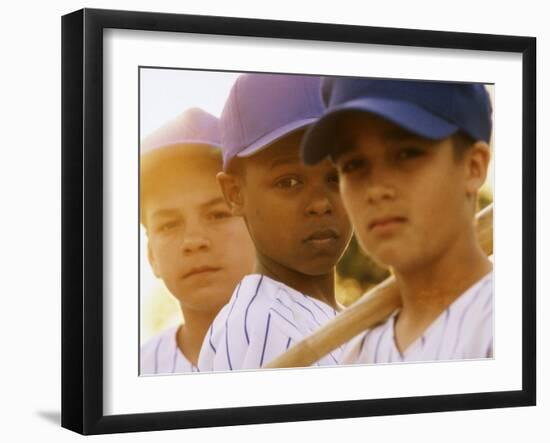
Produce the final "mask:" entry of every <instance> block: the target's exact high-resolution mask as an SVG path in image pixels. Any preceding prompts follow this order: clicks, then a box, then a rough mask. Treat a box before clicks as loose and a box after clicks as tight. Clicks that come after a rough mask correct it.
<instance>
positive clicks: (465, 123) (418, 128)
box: [302, 77, 492, 164]
mask: <svg viewBox="0 0 550 443" xmlns="http://www.w3.org/2000/svg"><path fill="white" fill-rule="evenodd" d="M321 89H322V94H323V98H324V100H325V102H326V105H327V109H326V111H325V114H324V115H323V117H322V118H320V119H319V120H318V121H317V123H315V124H314V125H312V126H311V128H309V130H308V132H307V133H306V135H305V137H304V139H303V141H302V158H303V160H304V162H305V163H307V164H315V163H318V162H320V161H321V160H322V159H324V158H325V157H327V156H331V155H332V154H334V153H335V152H337V151H338V149H339V147H338V146H336V144H335V143H334V134H335V132H336V130H337V126H338V121H339V120H340V118H342V116H343V115H345V113H346V112H349V111H360V112H369V113H371V114H374V115H377V116H379V117H382V118H384V119H386V120H388V121H390V122H392V123H394V124H396V125H398V126H400V127H402V128H403V129H406V130H408V131H410V132H412V133H414V134H416V135H419V136H421V137H425V138H428V139H431V140H441V139H444V138H446V137H448V136H450V135H452V134H454V133H455V132H457V131H459V130H462V131H464V132H465V133H466V134H468V135H469V136H470V137H472V138H473V139H474V140H483V141H485V142H487V143H489V140H490V137H491V128H492V121H491V114H492V109H491V102H490V99H489V95H488V93H487V90H486V89H485V87H484V86H483V85H480V84H472V83H455V82H434V81H405V80H380V79H379V80H376V79H364V78H343V77H331V78H325V79H323V82H322V84H321Z"/></svg>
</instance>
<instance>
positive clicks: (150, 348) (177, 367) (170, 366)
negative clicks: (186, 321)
mask: <svg viewBox="0 0 550 443" xmlns="http://www.w3.org/2000/svg"><path fill="white" fill-rule="evenodd" d="M178 328H179V326H174V327H171V328H169V329H167V330H166V331H164V332H162V333H161V334H159V335H157V336H156V337H154V338H152V339H151V340H149V341H148V342H147V343H146V344H145V345H143V346H142V348H141V352H140V367H141V370H140V375H155V374H182V373H186V372H199V370H198V368H197V367H196V366H195V365H194V364H193V363H191V362H190V361H189V360H187V358H186V357H185V355H183V354H182V352H181V351H180V349H179V348H178V344H177V342H176V335H177V332H178Z"/></svg>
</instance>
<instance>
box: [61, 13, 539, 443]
mask: <svg viewBox="0 0 550 443" xmlns="http://www.w3.org/2000/svg"><path fill="white" fill-rule="evenodd" d="M112 28H115V29H131V30H147V31H171V32H178V33H198V34H213V35H226V36H244V37H266V38H279V39H300V40H311V41H324V42H352V43H369V44H377V45H397V46H410V47H424V48H454V49H469V50H479V51H500V52H508V53H518V54H521V56H522V69H523V79H522V82H523V83H522V88H523V97H522V101H523V109H522V115H523V120H522V134H523V135H522V137H523V140H522V142H523V143H522V157H523V165H522V171H523V179H522V180H523V189H522V194H523V203H522V205H523V207H522V211H523V213H522V221H523V232H522V241H523V243H522V254H523V256H522V290H523V292H522V388H521V389H520V390H517V391H505V392H480V393H472V394H457V395H436V396H421V397H404V398H392V399H374V400H357V401H336V402H323V403H307V404H290V405H288V404H282V405H266V406H261V407H237V408H228V409H226V408H224V409H208V410H192V411H177V412H159V413H142V414H130V415H105V414H104V412H103V406H102V405H103V335H102V331H103V318H102V315H103V298H102V294H103V292H102V291H103V226H102V225H103V207H102V205H103V201H102V195H103V154H104V153H103V147H102V137H103V112H102V109H103V78H102V76H103V46H102V45H103V40H102V35H103V31H104V30H105V29H112ZM535 260H536V39H535V38H533V37H517V36H503V35H485V34H470V33H456V32H440V31H424V30H412V29H390V28H378V27H363V26H348V25H336V24H319V23H301V22H286V21H274V20H256V19H243V18H231V17H209V16H194V15H178V14H163V13H150V12H129V11H110V10H97V9H83V10H79V11H76V12H73V13H71V14H68V15H65V16H63V18H62V420H61V421H62V426H63V427H65V428H68V429H71V430H73V431H76V432H78V433H82V434H103V433H116V432H132V431H150V430H161V429H178V428H194V427H212V426H229V425H239V424H256V423H273V422H286V421H301V420H320V419H334V418H347V417H362V416H379V415H392V414H413V413H423V412H436V411H456V410H466V409H485V408H501V407H514V406H529V405H535V403H536V305H535V304H536V263H535Z"/></svg>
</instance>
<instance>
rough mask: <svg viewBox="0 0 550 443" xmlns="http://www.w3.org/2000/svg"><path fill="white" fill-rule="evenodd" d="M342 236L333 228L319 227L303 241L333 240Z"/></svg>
mask: <svg viewBox="0 0 550 443" xmlns="http://www.w3.org/2000/svg"><path fill="white" fill-rule="evenodd" d="M338 238H340V235H339V234H338V232H336V231H335V230H334V229H331V228H325V229H319V230H317V231H314V232H312V233H311V234H310V235H308V236H307V237H306V238H305V239H304V240H303V241H304V243H306V242H323V241H327V242H329V241H332V240H337V239H338Z"/></svg>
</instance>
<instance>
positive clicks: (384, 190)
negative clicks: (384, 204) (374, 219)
mask: <svg viewBox="0 0 550 443" xmlns="http://www.w3.org/2000/svg"><path fill="white" fill-rule="evenodd" d="M393 198H395V189H394V188H393V187H391V186H388V185H383V184H377V185H370V186H368V187H367V201H368V202H369V203H371V204H376V203H379V202H381V201H384V200H392V199H393Z"/></svg>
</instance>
